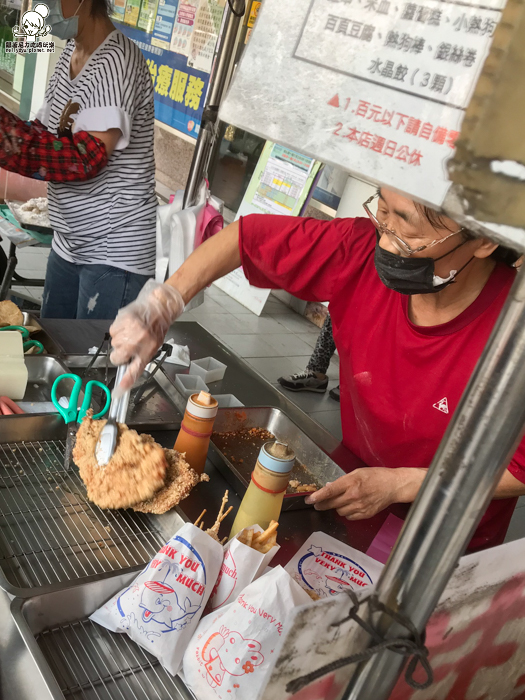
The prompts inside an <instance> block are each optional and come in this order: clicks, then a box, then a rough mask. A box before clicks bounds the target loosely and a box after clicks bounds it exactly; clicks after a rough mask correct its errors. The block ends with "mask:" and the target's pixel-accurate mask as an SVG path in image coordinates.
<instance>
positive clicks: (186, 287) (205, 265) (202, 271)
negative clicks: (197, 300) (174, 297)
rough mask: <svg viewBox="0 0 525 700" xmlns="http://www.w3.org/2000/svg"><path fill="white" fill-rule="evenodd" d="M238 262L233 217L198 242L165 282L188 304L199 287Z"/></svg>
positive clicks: (215, 278) (237, 235)
mask: <svg viewBox="0 0 525 700" xmlns="http://www.w3.org/2000/svg"><path fill="white" fill-rule="evenodd" d="M240 264H241V255H240V252H239V223H238V222H237V221H235V222H234V223H233V224H230V225H229V226H226V228H225V229H223V230H222V231H220V233H217V234H216V235H215V236H213V237H212V238H209V239H208V240H207V241H205V242H204V243H203V244H202V245H200V246H199V247H198V248H197V250H195V251H194V252H193V253H192V255H190V257H189V258H188V259H187V260H186V261H185V262H184V264H183V265H181V267H179V269H178V270H177V271H176V272H175V273H174V274H173V275H172V276H171V277H170V278H169V280H168V281H167V284H169V285H170V286H171V287H173V288H174V289H176V290H177V291H178V292H180V294H181V296H182V298H183V299H184V303H185V304H187V303H188V302H190V301H191V300H192V299H193V297H194V296H195V295H196V294H198V293H199V292H200V291H201V290H202V289H205V288H206V287H207V286H208V285H210V284H211V283H212V282H214V281H215V280H217V279H219V278H220V277H223V276H224V275H227V274H228V273H229V272H232V271H233V270H236V269H237V268H238V267H239V265H240Z"/></svg>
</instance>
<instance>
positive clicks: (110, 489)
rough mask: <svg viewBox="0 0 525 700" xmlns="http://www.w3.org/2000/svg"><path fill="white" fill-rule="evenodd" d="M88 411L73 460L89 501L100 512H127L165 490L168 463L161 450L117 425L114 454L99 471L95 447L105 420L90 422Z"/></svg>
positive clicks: (145, 439)
mask: <svg viewBox="0 0 525 700" xmlns="http://www.w3.org/2000/svg"><path fill="white" fill-rule="evenodd" d="M92 415H93V412H92V411H90V412H88V414H87V415H86V417H85V418H84V420H83V421H82V424H81V426H80V428H79V430H78V434H77V440H76V445H75V447H74V449H73V459H74V461H75V464H76V465H77V467H78V469H79V472H80V477H81V479H82V481H83V482H84V484H85V485H86V489H87V495H88V498H89V500H90V501H92V502H93V503H95V504H96V505H97V506H99V507H100V508H112V509H116V508H129V507H130V506H132V505H134V504H136V503H139V502H141V501H146V500H148V499H150V498H151V497H152V496H153V494H154V493H156V492H157V491H158V490H159V489H160V488H162V487H163V486H164V481H165V477H166V471H167V469H168V462H167V460H166V456H165V453H164V449H163V448H162V447H161V446H160V445H158V444H157V443H156V442H155V441H154V439H153V438H152V437H151V436H150V435H139V434H138V433H137V432H136V431H135V430H130V429H129V428H128V427H127V426H126V425H123V424H120V423H119V425H118V434H119V437H118V443H117V449H116V450H115V454H114V455H113V457H112V458H111V459H110V460H109V462H108V463H107V464H106V465H105V466H103V467H101V466H99V464H98V462H97V458H96V456H95V447H96V444H97V440H98V438H99V435H100V432H101V430H102V428H103V427H104V426H105V424H106V421H105V420H93V418H92Z"/></svg>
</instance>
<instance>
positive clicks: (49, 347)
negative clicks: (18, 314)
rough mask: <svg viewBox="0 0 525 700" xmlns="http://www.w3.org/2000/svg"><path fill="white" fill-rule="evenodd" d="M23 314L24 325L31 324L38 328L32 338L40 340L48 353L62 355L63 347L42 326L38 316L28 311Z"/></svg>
mask: <svg viewBox="0 0 525 700" xmlns="http://www.w3.org/2000/svg"><path fill="white" fill-rule="evenodd" d="M23 316H24V320H23V322H22V325H23V326H31V327H32V328H36V329H37V330H36V331H35V332H34V333H32V334H31V338H32V340H38V341H40V342H41V343H42V345H43V346H44V350H45V351H46V353H47V354H48V355H61V354H62V352H63V350H62V347H61V346H60V345H59V344H58V343H57V342H56V341H55V340H54V339H53V338H52V337H51V336H50V335H49V333H48V332H47V331H45V330H44V329H43V328H42V326H41V325H40V321H39V320H38V318H37V317H36V316H34V315H33V314H31V313H29V312H27V311H24V312H23Z"/></svg>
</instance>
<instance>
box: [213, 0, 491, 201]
mask: <svg viewBox="0 0 525 700" xmlns="http://www.w3.org/2000/svg"><path fill="white" fill-rule="evenodd" d="M504 5H505V0H486V1H484V2H483V3H482V4H480V3H478V2H475V1H474V0H461V1H458V2H455V1H454V0H449V1H448V2H441V1H439V0H425V1H424V2H423V0H419V2H416V3H412V2H402V1H401V2H396V1H395V0H310V1H309V2H305V1H304V0H290V1H289V2H286V3H283V2H281V0H265V3H264V4H263V6H262V7H261V10H260V12H259V17H258V20H257V26H256V27H255V30H254V33H253V36H252V38H251V40H250V44H249V46H248V48H247V49H246V52H245V55H244V57H243V59H242V61H241V64H240V66H239V68H238V70H237V73H236V75H235V78H234V81H233V85H232V87H231V89H230V92H229V94H228V96H227V98H226V101H225V102H224V104H223V107H222V109H221V112H220V118H221V119H222V120H223V121H225V122H227V123H231V124H235V125H236V126H240V127H242V128H245V129H248V130H249V131H251V132H252V133H256V134H258V135H260V136H263V137H264V138H268V139H271V140H272V141H277V142H278V143H281V144H284V145H287V146H290V147H292V148H297V149H299V150H300V151H301V152H302V153H306V154H308V155H311V156H313V157H315V158H317V159H318V160H321V161H323V162H325V163H331V164H334V165H337V166H341V167H343V168H345V169H346V170H348V171H350V172H352V173H354V174H356V175H358V176H361V177H365V178H366V179H369V180H372V181H375V182H377V183H379V184H383V185H386V186H391V187H395V188H397V189H399V190H401V191H404V192H406V193H409V194H411V195H412V196H414V197H416V198H418V199H420V200H422V201H425V202H426V203H428V204H430V205H434V206H440V205H441V204H442V202H443V200H444V197H445V194H446V192H447V190H448V187H449V181H448V177H447V173H446V161H447V160H448V159H449V158H450V156H451V155H452V153H453V150H454V147H455V141H456V139H457V137H458V135H459V131H460V128H461V122H462V120H463V116H464V110H465V108H466V106H467V105H468V103H469V100H470V98H471V96H472V93H473V91H474V88H475V86H476V82H477V79H478V77H479V74H480V72H481V69H482V67H483V63H484V61H485V58H486V57H487V55H488V52H489V49H490V45H491V41H492V37H493V34H494V31H495V29H496V26H497V24H498V22H499V20H500V18H501V11H502V9H503V7H504ZM254 95H256V97H257V99H252V98H253V96H254Z"/></svg>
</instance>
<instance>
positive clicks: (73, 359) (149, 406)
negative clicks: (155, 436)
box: [63, 354, 184, 431]
mask: <svg viewBox="0 0 525 700" xmlns="http://www.w3.org/2000/svg"><path fill="white" fill-rule="evenodd" d="M92 359H93V356H92V355H65V356H64V358H63V360H64V362H65V364H66V365H67V366H68V367H69V370H68V371H70V372H74V373H76V374H79V375H80V376H83V378H84V380H85V381H88V380H90V379H97V380H98V381H99V382H103V383H106V377H107V379H108V380H109V381H111V380H112V379H114V378H115V375H116V373H117V369H116V367H115V366H114V365H113V364H111V362H108V367H107V370H106V355H105V354H104V355H101V356H100V357H98V358H97V360H96V361H95V363H94V365H93V367H92V368H91V369H90V370H89V372H87V373H85V372H84V370H85V369H86V368H87V367H88V365H89V363H90V362H91V360H92ZM154 368H155V365H154V363H151V364H149V365H148V366H147V367H146V370H145V371H144V373H143V375H142V378H141V379H140V380H139V381H138V382H137V384H136V386H135V387H134V389H133V391H132V392H131V397H130V402H129V409H128V416H127V419H126V424H127V425H128V426H129V427H133V428H135V429H136V430H141V431H149V430H154V429H159V428H162V430H178V429H179V428H180V424H181V421H182V415H183V413H184V408H183V407H182V406H181V403H180V395H179V393H178V391H177V390H176V389H175V387H174V386H173V384H172V383H171V382H170V380H169V379H168V378H167V376H166V375H165V374H164V372H163V370H162V368H161V369H160V370H159V371H158V372H156V373H155V376H154V377H153V379H152V380H151V386H148V387H146V389H145V391H144V394H143V397H142V399H141V400H140V401H139V402H135V398H136V396H137V394H138V392H139V391H141V389H142V386H143V385H144V383H145V382H147V381H148V380H149V378H150V374H151V372H152V371H153V369H154ZM64 383H65V382H64Z"/></svg>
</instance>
